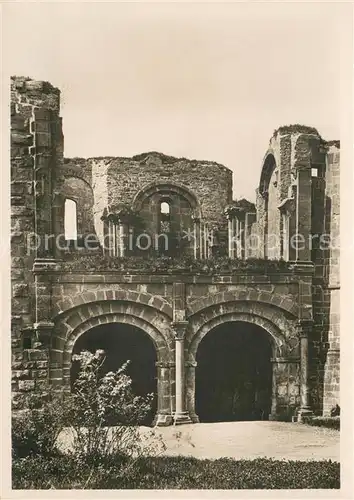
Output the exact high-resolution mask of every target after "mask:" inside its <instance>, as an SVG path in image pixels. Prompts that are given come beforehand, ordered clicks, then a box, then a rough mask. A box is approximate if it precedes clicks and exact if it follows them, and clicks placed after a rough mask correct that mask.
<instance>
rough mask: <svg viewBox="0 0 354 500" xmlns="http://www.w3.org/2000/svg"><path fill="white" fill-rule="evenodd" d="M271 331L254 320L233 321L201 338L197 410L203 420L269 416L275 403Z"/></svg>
mask: <svg viewBox="0 0 354 500" xmlns="http://www.w3.org/2000/svg"><path fill="white" fill-rule="evenodd" d="M271 355H272V348H271V342H270V336H269V334H268V333H267V332H266V331H265V330H263V329H262V328H260V327H258V326H257V325H253V324H251V323H245V322H230V323H225V324H223V325H220V326H218V327H216V328H214V329H213V330H211V331H210V332H209V333H208V334H207V335H206V336H205V337H204V338H203V340H202V341H201V342H200V344H199V347H198V351H197V359H196V360H197V368H196V413H197V415H198V416H199V419H200V421H201V422H222V421H235V420H267V419H268V416H269V413H270V406H271V389H272V365H271Z"/></svg>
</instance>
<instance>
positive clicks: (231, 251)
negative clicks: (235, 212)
mask: <svg viewBox="0 0 354 500" xmlns="http://www.w3.org/2000/svg"><path fill="white" fill-rule="evenodd" d="M234 220H235V219H234V217H233V216H232V215H229V216H228V220H227V227H228V246H229V258H230V259H234V258H235V242H234V237H235V230H234V227H235V226H234Z"/></svg>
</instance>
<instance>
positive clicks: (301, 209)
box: [295, 167, 312, 261]
mask: <svg viewBox="0 0 354 500" xmlns="http://www.w3.org/2000/svg"><path fill="white" fill-rule="evenodd" d="M311 191H312V190H311V168H308V167H301V168H299V169H298V171H297V198H296V234H297V238H298V241H297V243H296V248H295V256H296V260H300V261H305V260H311V249H310V248H311V245H310V236H311V198H312V192H311Z"/></svg>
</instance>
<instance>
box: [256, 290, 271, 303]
mask: <svg viewBox="0 0 354 500" xmlns="http://www.w3.org/2000/svg"><path fill="white" fill-rule="evenodd" d="M271 297H272V294H271V293H270V292H266V291H264V290H262V291H261V292H260V294H259V298H258V300H259V301H260V302H270V299H271Z"/></svg>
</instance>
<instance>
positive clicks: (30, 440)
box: [12, 394, 63, 458]
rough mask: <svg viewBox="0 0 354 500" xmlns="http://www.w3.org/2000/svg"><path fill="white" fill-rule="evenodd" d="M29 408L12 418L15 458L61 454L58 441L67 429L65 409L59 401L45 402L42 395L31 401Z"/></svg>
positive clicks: (35, 396)
mask: <svg viewBox="0 0 354 500" xmlns="http://www.w3.org/2000/svg"><path fill="white" fill-rule="evenodd" d="M49 397H50V396H49ZM27 406H28V407H27V409H25V410H22V411H19V412H17V413H14V414H13V416H12V455H13V457H18V458H20V457H28V456H33V455H42V456H43V457H48V456H52V455H53V454H55V453H56V452H57V448H56V441H57V438H58V436H59V434H60V432H61V430H62V428H63V419H62V416H63V415H62V412H61V408H62V406H61V404H60V403H58V401H57V400H56V399H55V398H52V399H51V400H49V401H45V400H43V397H42V396H41V395H38V394H32V395H31V396H30V397H29V398H28V399H27Z"/></svg>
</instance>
